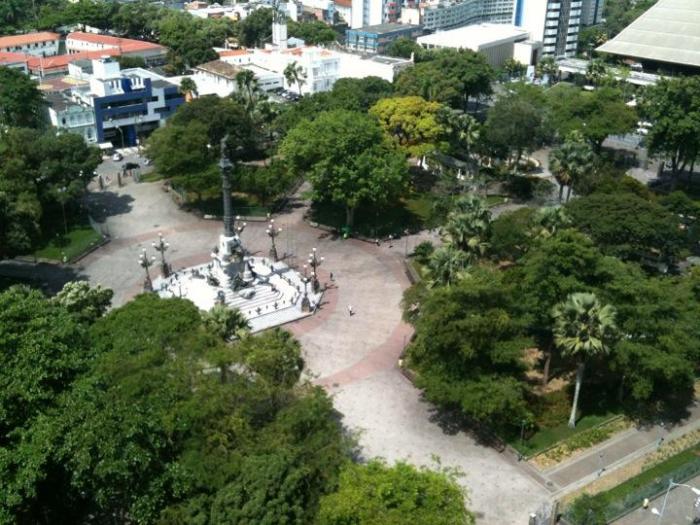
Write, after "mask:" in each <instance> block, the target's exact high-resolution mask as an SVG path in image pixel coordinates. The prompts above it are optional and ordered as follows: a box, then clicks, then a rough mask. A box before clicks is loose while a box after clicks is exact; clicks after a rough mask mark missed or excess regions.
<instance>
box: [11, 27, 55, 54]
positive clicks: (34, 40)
mask: <svg viewBox="0 0 700 525" xmlns="http://www.w3.org/2000/svg"><path fill="white" fill-rule="evenodd" d="M60 41H61V36H60V35H58V34H57V33H50V32H48V31H43V32H41V33H27V34H25V35H12V36H3V37H0V52H1V53H25V54H27V55H32V56H36V57H52V56H54V55H57V54H58V50H59V44H60Z"/></svg>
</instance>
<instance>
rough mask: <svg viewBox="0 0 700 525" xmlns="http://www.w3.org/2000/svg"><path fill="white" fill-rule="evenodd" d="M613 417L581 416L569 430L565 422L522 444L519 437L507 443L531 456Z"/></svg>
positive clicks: (600, 415) (541, 431)
mask: <svg viewBox="0 0 700 525" xmlns="http://www.w3.org/2000/svg"><path fill="white" fill-rule="evenodd" d="M615 415H616V414H614V413H607V414H591V415H587V416H583V417H582V418H581V419H579V420H578V422H577V423H576V427H575V428H569V426H568V424H567V422H566V421H564V422H562V423H561V424H559V425H557V426H554V427H549V428H542V429H540V430H538V431H537V432H535V433H534V434H533V435H532V436H530V438H529V439H526V440H525V441H524V442H523V443H522V444H521V442H520V437H519V436H514V437H513V438H511V439H510V440H509V441H508V443H509V444H510V445H511V446H512V447H513V448H515V449H516V450H517V451H518V452H520V453H521V454H523V455H524V456H531V455H534V454H537V453H538V452H541V451H542V450H544V449H546V448H548V447H550V446H552V445H554V444H555V443H559V442H560V441H564V440H565V439H568V438H570V437H572V436H575V435H576V434H580V433H581V432H583V431H584V430H588V429H589V428H593V427H595V426H596V425H600V424H601V423H603V422H605V421H606V420H608V419H610V418H611V417H613V416H615Z"/></svg>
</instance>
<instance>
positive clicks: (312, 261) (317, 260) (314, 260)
mask: <svg viewBox="0 0 700 525" xmlns="http://www.w3.org/2000/svg"><path fill="white" fill-rule="evenodd" d="M323 261H324V259H323V257H318V255H317V253H316V248H314V249H313V250H312V251H311V253H310V254H309V266H310V267H311V278H312V279H313V287H314V288H313V290H314V293H318V289H319V287H320V284H319V282H318V273H317V268H318V267H319V266H321V264H322V263H323Z"/></svg>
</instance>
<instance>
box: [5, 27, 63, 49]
mask: <svg viewBox="0 0 700 525" xmlns="http://www.w3.org/2000/svg"><path fill="white" fill-rule="evenodd" d="M60 38H61V37H60V35H58V34H56V33H49V32H48V31H43V32H41V33H27V34H25V35H12V36H3V37H0V48H5V47H14V46H22V45H25V44H34V43H36V42H46V41H49V40H59V39H60Z"/></svg>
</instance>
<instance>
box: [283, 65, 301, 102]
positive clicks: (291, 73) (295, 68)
mask: <svg viewBox="0 0 700 525" xmlns="http://www.w3.org/2000/svg"><path fill="white" fill-rule="evenodd" d="M284 79H285V80H286V81H287V84H289V86H290V87H291V86H293V85H294V84H296V85H297V89H299V96H302V95H303V94H302V92H301V88H302V86H303V85H304V84H306V71H304V68H303V67H302V66H301V65H299V64H297V62H296V60H295V61H293V62H291V63H289V64H287V66H286V67H285V68H284Z"/></svg>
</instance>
